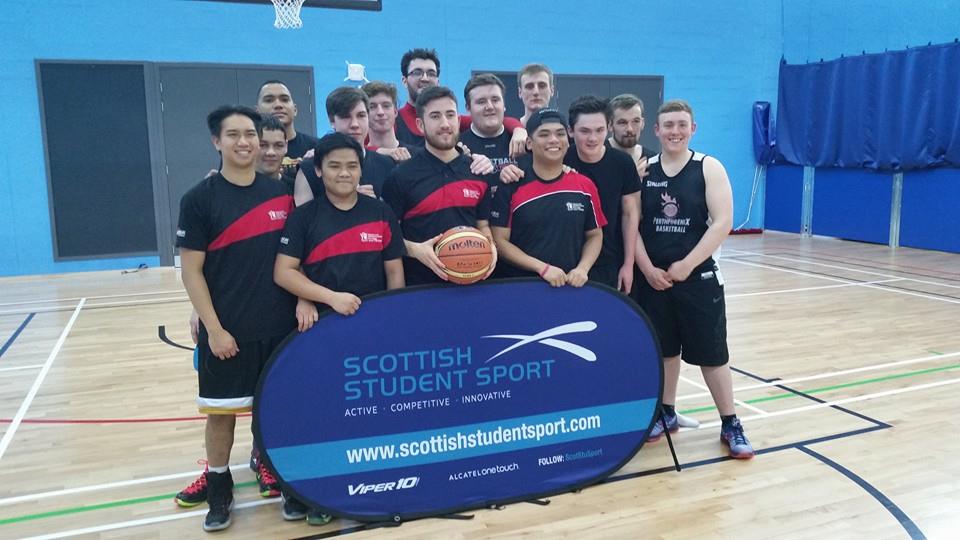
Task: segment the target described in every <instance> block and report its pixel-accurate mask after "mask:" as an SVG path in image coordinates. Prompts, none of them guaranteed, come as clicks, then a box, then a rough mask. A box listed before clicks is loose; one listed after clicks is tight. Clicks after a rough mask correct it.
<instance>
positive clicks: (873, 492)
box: [797, 445, 926, 540]
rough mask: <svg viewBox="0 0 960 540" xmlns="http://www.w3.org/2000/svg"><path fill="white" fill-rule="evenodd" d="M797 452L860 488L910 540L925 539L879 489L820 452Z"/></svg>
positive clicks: (910, 520)
mask: <svg viewBox="0 0 960 540" xmlns="http://www.w3.org/2000/svg"><path fill="white" fill-rule="evenodd" d="M797 450H799V451H801V452H803V453H804V454H807V455H808V456H810V457H812V458H814V459H816V460H817V461H820V462H821V463H823V464H824V465H827V466H828V467H830V468H832V469H833V470H835V471H837V472H839V473H840V474H842V475H843V476H845V477H846V478H847V479H848V480H850V481H851V482H853V483H854V484H856V485H858V486H860V488H861V489H863V490H864V491H866V492H867V493H868V494H869V495H870V496H871V497H873V498H874V499H876V500H877V502H878V503H880V505H881V506H883V508H884V509H885V510H886V511H887V512H890V514H892V515H893V517H894V519H896V520H897V522H899V523H900V526H901V527H903V528H904V530H906V532H907V534H909V535H910V538H912V539H914V540H919V539H925V538H926V536H924V534H923V533H922V532H920V527H917V524H916V523H914V521H913V520H912V519H910V516H908V515H907V513H906V512H904V511H903V510H902V509H901V508H900V507H899V506H897V503H895V502H893V500H891V499H890V497H887V496H886V495H884V493H883V492H882V491H880V490H879V489H877V488H876V487H874V486H873V484H871V483H870V482H867V480H866V479H865V478H863V477H862V476H860V475H858V474H857V473H855V472H853V471H851V470H850V469H848V468H846V467H844V466H843V465H841V464H840V463H838V462H836V461H834V460H832V459H830V458H828V457H827V456H825V455H823V454H821V453H820V452H817V451H815V450H812V449H810V448H807V447H806V446H803V445H800V446H797Z"/></svg>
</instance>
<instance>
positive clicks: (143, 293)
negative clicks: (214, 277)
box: [0, 289, 183, 306]
mask: <svg viewBox="0 0 960 540" xmlns="http://www.w3.org/2000/svg"><path fill="white" fill-rule="evenodd" d="M182 292H183V289H175V290H172V291H153V292H141V293H124V294H101V295H97V296H84V297H83V298H86V299H87V300H94V299H100V298H129V297H132V296H154V295H158V294H179V293H182ZM80 299H81V298H80V297H77V298H51V299H49V300H23V301H20V302H0V306H25V305H28V304H53V303H55V302H64V303H71V304H72V303H73V302H76V301H78V300H80Z"/></svg>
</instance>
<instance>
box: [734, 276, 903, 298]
mask: <svg viewBox="0 0 960 540" xmlns="http://www.w3.org/2000/svg"><path fill="white" fill-rule="evenodd" d="M894 281H903V278H896V279H881V280H878V281H857V282H853V283H841V284H840V285H823V286H822V287H801V288H799V289H780V290H775V291H760V292H752V293H739V294H728V295H726V297H727V298H742V297H744V296H764V295H768V294H782V293H793V292H806V291H820V290H823V289H840V288H842V287H859V286H861V285H875V284H878V283H893V282H894Z"/></svg>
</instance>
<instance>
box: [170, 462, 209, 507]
mask: <svg viewBox="0 0 960 540" xmlns="http://www.w3.org/2000/svg"><path fill="white" fill-rule="evenodd" d="M197 463H200V464H201V465H203V473H201V474H200V476H199V477H197V479H196V480H194V481H193V483H192V484H190V485H189V486H187V487H185V488H183V489H182V490H180V493H177V496H176V497H174V498H173V500H174V502H176V503H177V505H179V506H181V507H183V508H192V507H194V506H196V505H198V504H200V503H202V502H204V501H206V500H207V460H205V459H201V460H200V461H198V462H197Z"/></svg>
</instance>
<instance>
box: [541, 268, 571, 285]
mask: <svg viewBox="0 0 960 540" xmlns="http://www.w3.org/2000/svg"><path fill="white" fill-rule="evenodd" d="M542 277H543V279H544V280H545V281H546V282H547V283H549V284H550V286H551V287H563V286H564V285H566V284H567V274H566V273H565V272H564V271H563V270H561V269H559V268H557V267H556V266H550V267H549V268H547V271H546V272H544V273H543V276H542Z"/></svg>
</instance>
